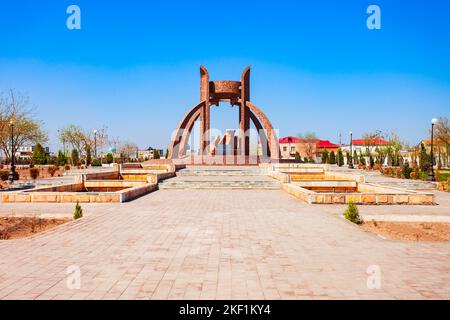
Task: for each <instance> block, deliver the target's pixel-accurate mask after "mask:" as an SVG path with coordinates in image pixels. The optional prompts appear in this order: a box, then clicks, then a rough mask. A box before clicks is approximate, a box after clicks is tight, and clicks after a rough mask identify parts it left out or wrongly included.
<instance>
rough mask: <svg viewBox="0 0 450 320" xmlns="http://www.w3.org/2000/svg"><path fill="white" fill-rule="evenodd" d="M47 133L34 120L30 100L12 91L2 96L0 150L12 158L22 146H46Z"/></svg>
mask: <svg viewBox="0 0 450 320" xmlns="http://www.w3.org/2000/svg"><path fill="white" fill-rule="evenodd" d="M11 124H13V125H14V140H13V141H12V148H11ZM47 139H48V138H47V133H46V132H45V131H43V130H42V122H41V121H39V120H36V119H34V118H33V109H32V108H31V107H30V106H29V98H28V97H26V96H24V95H22V94H20V93H18V94H16V93H15V92H14V90H10V92H9V93H8V94H1V95H0V149H1V150H2V151H3V153H4V154H5V156H6V157H7V158H11V155H12V154H15V153H16V151H17V149H18V148H19V147H20V146H23V145H26V144H38V143H40V144H45V143H46V142H47Z"/></svg>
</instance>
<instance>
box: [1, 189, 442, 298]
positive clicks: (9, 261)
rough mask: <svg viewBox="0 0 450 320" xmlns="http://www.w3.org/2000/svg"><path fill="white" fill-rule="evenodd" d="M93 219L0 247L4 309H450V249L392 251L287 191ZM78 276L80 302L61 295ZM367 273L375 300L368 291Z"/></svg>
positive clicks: (131, 207) (155, 206)
mask: <svg viewBox="0 0 450 320" xmlns="http://www.w3.org/2000/svg"><path fill="white" fill-rule="evenodd" d="M47 206H48V205H47ZM55 206H58V205H55ZM86 207H87V208H88V210H87V211H88V212H89V213H88V214H87V215H86V218H83V219H82V220H79V221H76V222H72V223H69V224H66V225H63V226H61V227H58V228H57V229H55V230H53V231H50V232H48V233H45V234H43V235H40V236H37V237H35V238H33V239H27V240H12V241H3V242H0V298H2V299H16V298H27V299H67V298H72V299H119V298H120V299H168V298H169V299H230V298H233V299H237V298H243V299H245V298H250V299H280V298H281V299H337V298H343V299H358V298H375V299H378V298H382V299H384V298H400V299H406V298H414V299H416V298H417V299H423V298H446V299H448V298H450V244H438V243H435V244H425V243H420V244H417V243H407V242H394V241H386V240H383V239H381V238H379V237H377V236H375V235H373V234H370V233H366V232H364V231H361V230H359V229H358V228H357V227H356V226H354V225H352V224H350V223H348V222H346V221H345V220H343V219H342V218H341V217H339V216H337V215H335V214H332V213H327V212H326V211H325V210H324V207H323V206H314V205H307V204H305V203H303V202H301V201H299V200H297V199H295V198H294V197H291V196H290V195H288V194H287V193H285V192H283V191H281V190H244V191H242V190H162V191H157V192H154V193H152V194H149V195H147V196H144V197H142V198H139V199H137V200H135V201H133V202H131V203H125V204H111V205H105V206H102V205H96V206H87V205H86ZM12 208H13V207H12ZM42 208H44V207H42ZM53 208H56V207H53ZM52 210H53V211H55V209H52ZM61 210H65V211H67V210H72V207H68V206H63V207H61ZM69 212H70V211H69ZM71 265H78V266H79V267H80V268H81V288H80V289H79V290H71V289H68V288H67V286H66V279H67V274H66V269H67V267H69V266H71ZM371 265H378V266H379V267H380V268H381V288H380V289H379V290H369V289H368V288H367V285H366V281H367V278H368V274H367V273H366V270H367V268H368V267H369V266H371Z"/></svg>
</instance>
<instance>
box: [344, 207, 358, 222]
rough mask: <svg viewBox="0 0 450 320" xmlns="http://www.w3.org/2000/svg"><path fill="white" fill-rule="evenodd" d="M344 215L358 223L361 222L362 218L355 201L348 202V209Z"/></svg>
mask: <svg viewBox="0 0 450 320" xmlns="http://www.w3.org/2000/svg"><path fill="white" fill-rule="evenodd" d="M344 217H345V219H347V220H349V221H351V222H353V223H356V224H360V223H361V218H360V216H359V211H358V207H357V206H356V204H354V203H353V202H350V203H349V204H348V206H347V209H346V210H345V213H344Z"/></svg>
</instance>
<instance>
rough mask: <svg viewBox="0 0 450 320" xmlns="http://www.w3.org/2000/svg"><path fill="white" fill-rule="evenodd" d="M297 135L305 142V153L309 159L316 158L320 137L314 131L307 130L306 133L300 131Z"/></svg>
mask: <svg viewBox="0 0 450 320" xmlns="http://www.w3.org/2000/svg"><path fill="white" fill-rule="evenodd" d="M297 137H298V138H299V139H301V140H303V143H304V145H305V153H306V156H307V157H308V158H309V159H314V156H315V152H316V146H317V140H319V138H318V137H317V135H316V134H315V133H314V132H305V133H299V134H298V135H297Z"/></svg>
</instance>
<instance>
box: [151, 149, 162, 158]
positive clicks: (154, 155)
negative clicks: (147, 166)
mask: <svg viewBox="0 0 450 320" xmlns="http://www.w3.org/2000/svg"><path fill="white" fill-rule="evenodd" d="M159 158H160V155H159V151H158V150H157V149H153V159H159Z"/></svg>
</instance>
